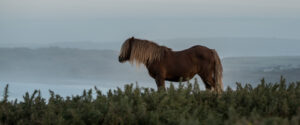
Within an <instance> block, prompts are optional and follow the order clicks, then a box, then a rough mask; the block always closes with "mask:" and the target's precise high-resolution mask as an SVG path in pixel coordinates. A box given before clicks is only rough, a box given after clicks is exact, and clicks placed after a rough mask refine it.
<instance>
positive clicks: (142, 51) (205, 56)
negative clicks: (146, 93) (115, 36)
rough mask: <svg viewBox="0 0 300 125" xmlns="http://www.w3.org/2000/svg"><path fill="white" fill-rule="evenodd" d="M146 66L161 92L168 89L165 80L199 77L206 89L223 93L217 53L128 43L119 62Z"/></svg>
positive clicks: (135, 41) (200, 48)
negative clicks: (173, 49)
mask: <svg viewBox="0 0 300 125" xmlns="http://www.w3.org/2000/svg"><path fill="white" fill-rule="evenodd" d="M125 61H129V62H130V63H134V62H136V64H137V65H139V64H144V65H145V66H146V67H147V69H148V72H149V74H150V76H151V77H152V78H154V79H155V82H156V85H157V87H158V89H161V88H162V89H165V82H164V81H165V80H168V81H174V82H178V81H187V80H190V79H191V78H193V77H194V76H195V75H196V74H198V75H199V76H200V77H201V79H202V81H203V82H204V84H205V87H206V89H208V90H213V91H217V92H222V90H223V83H222V72H223V69H222V64H221V61H220V58H219V56H218V54H217V52H216V51H215V50H214V49H209V48H207V47H205V46H200V45H196V46H193V47H191V48H189V49H185V50H182V51H172V49H170V48H167V47H165V46H160V45H158V44H156V43H154V42H152V41H148V40H141V39H135V38H134V37H132V38H129V39H127V40H126V41H125V42H124V43H123V45H122V48H121V51H120V56H119V62H121V63H123V62H125Z"/></svg>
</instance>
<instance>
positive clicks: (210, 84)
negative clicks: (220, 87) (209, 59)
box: [198, 74, 215, 91]
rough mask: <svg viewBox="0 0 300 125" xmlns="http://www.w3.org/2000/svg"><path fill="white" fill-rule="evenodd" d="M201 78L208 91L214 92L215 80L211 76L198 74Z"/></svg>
mask: <svg viewBox="0 0 300 125" xmlns="http://www.w3.org/2000/svg"><path fill="white" fill-rule="evenodd" d="M198 75H199V76H200V78H201V79H202V81H203V83H204V85H205V88H206V90H210V91H214V89H215V86H214V79H213V77H212V75H209V74H205V75H203V74H198Z"/></svg>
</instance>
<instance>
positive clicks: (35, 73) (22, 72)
mask: <svg viewBox="0 0 300 125" xmlns="http://www.w3.org/2000/svg"><path fill="white" fill-rule="evenodd" d="M0 69H1V70H0V80H9V81H11V80H12V81H18V82H22V81H29V82H47V81H51V82H52V81H60V80H68V81H76V80H94V81H100V80H105V81H109V80H117V81H122V80H124V81H127V80H130V79H135V80H140V77H142V76H144V75H141V74H140V73H139V72H140V71H141V70H136V68H134V67H132V66H130V65H129V64H128V63H127V64H120V63H119V62H118V52H116V51H112V50H80V49H70V48H69V49H66V48H64V49H63V48H58V47H51V48H39V49H28V48H0ZM128 72H130V73H128ZM124 75H126V76H124ZM142 78H144V77H142ZM52 83H53V82H52Z"/></svg>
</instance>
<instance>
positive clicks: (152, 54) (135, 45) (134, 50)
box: [120, 39, 169, 65]
mask: <svg viewBox="0 0 300 125" xmlns="http://www.w3.org/2000/svg"><path fill="white" fill-rule="evenodd" d="M130 40H131V52H128V49H129V46H130ZM166 49H169V48H166V47H164V46H159V45H158V44H156V43H154V42H151V41H148V40H140V39H127V40H126V41H125V42H124V43H123V45H122V48H121V53H120V56H121V57H125V56H126V55H127V54H128V53H130V59H129V62H130V63H132V64H133V63H134V62H136V64H137V65H140V64H141V63H144V64H146V63H152V62H153V61H159V60H161V59H162V58H163V56H164V53H165V50H166Z"/></svg>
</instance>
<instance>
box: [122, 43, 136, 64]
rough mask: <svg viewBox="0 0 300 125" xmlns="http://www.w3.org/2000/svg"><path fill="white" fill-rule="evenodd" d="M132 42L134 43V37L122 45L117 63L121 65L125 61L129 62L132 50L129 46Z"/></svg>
mask: <svg viewBox="0 0 300 125" xmlns="http://www.w3.org/2000/svg"><path fill="white" fill-rule="evenodd" d="M133 41H134V37H131V38H129V39H127V40H126V41H125V42H124V43H123V45H122V47H121V51H120V55H119V62H121V63H123V62H125V61H128V60H130V55H131V48H132V47H131V45H132V42H133Z"/></svg>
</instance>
